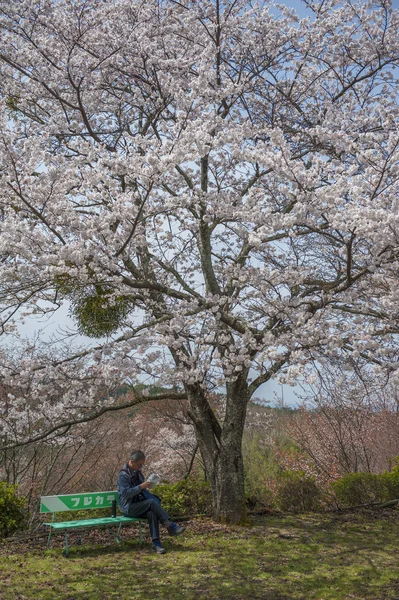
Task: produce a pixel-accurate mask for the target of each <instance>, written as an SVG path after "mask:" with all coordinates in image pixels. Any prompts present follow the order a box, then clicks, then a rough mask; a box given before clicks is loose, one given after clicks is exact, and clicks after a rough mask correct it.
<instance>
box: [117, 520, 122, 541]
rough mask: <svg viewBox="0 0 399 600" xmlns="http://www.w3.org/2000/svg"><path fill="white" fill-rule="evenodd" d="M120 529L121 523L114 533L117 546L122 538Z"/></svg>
mask: <svg viewBox="0 0 399 600" xmlns="http://www.w3.org/2000/svg"><path fill="white" fill-rule="evenodd" d="M121 529H122V523H119V527H118V531H117V532H116V541H117V542H118V544H120V543H121V542H122V538H121V536H120V532H121Z"/></svg>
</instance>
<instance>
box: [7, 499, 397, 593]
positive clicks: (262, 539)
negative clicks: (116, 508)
mask: <svg viewBox="0 0 399 600" xmlns="http://www.w3.org/2000/svg"><path fill="white" fill-rule="evenodd" d="M75 535H76V534H75ZM71 538H72V541H73V536H71ZM398 538H399V511H398V510H393V511H387V512H384V513H378V514H377V513H370V512H367V513H366V512H363V513H361V514H360V513H357V514H351V515H349V514H346V515H317V514H308V515H288V516H287V515H285V516H281V517H280V516H272V517H270V516H267V517H262V518H260V517H259V518H254V519H253V521H252V522H251V525H250V526H249V527H227V526H222V525H216V524H213V523H212V522H211V521H208V520H203V521H199V520H198V521H191V522H189V523H188V530H187V533H186V534H184V536H182V537H179V538H170V537H165V538H164V546H165V548H166V549H167V551H168V552H167V554H165V555H161V556H160V555H155V554H153V553H152V552H151V550H150V545H149V539H148V538H147V539H146V540H145V543H144V545H143V547H140V546H139V544H138V535H137V530H136V529H135V527H134V526H132V527H130V528H127V529H125V532H124V539H125V543H124V544H122V545H120V546H119V545H117V544H115V543H114V542H113V538H112V534H111V532H109V531H108V532H105V531H98V530H97V531H91V532H90V533H89V534H88V535H87V538H86V540H85V541H84V545H82V546H74V547H72V548H71V550H70V557H69V558H68V559H66V558H64V557H62V554H61V552H62V547H63V538H62V537H61V536H57V537H56V538H54V540H55V541H54V544H53V546H54V547H53V549H52V550H51V551H50V552H46V551H45V550H44V548H45V541H44V540H43V539H41V540H35V541H33V542H29V545H26V543H25V545H22V543H21V542H18V543H17V542H5V543H3V544H2V546H1V548H0V598H1V600H25V599H29V600H30V599H32V600H33V599H34V600H111V599H113V600H118V599H119V600H135V599H140V600H142V599H144V598H148V599H149V600H156V599H165V600H177V599H180V598H181V599H184V600H191V599H193V600H194V599H195V600H201V599H206V600H222V599H226V600H227V599H228V600H241V599H246V598H248V599H251V600H399V558H398V552H397V550H398Z"/></svg>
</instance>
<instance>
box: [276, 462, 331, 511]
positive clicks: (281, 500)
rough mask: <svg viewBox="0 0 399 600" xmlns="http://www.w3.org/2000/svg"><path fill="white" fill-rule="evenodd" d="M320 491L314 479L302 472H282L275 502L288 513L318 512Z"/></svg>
mask: <svg viewBox="0 0 399 600" xmlns="http://www.w3.org/2000/svg"><path fill="white" fill-rule="evenodd" d="M321 497H322V491H321V489H320V488H319V486H318V484H317V482H316V479H315V478H314V477H313V476H311V475H306V474H305V473H303V472H302V471H283V472H282V473H281V474H280V476H279V478H278V482H277V490H276V500H277V504H278V506H279V508H280V509H281V510H283V511H289V512H308V511H312V510H318V509H319V508H320V501H321Z"/></svg>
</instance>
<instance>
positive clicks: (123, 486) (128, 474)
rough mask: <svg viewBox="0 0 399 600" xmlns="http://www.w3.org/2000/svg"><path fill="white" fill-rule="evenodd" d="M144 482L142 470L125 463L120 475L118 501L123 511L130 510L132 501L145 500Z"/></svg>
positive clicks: (124, 512) (125, 512)
mask: <svg viewBox="0 0 399 600" xmlns="http://www.w3.org/2000/svg"><path fill="white" fill-rule="evenodd" d="M143 482H144V476H143V474H142V472H141V471H133V469H131V468H130V467H129V465H127V464H126V465H124V467H123V469H122V470H121V471H120V473H119V476H118V503H119V509H120V511H121V513H123V514H126V515H127V513H128V512H129V506H130V504H131V503H132V502H141V501H143V500H145V497H144V494H143V490H142V489H141V487H140V484H141V483H143Z"/></svg>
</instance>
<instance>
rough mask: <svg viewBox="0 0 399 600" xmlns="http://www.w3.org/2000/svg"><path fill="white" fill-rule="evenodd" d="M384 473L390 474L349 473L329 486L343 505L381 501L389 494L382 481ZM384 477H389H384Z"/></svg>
mask: <svg viewBox="0 0 399 600" xmlns="http://www.w3.org/2000/svg"><path fill="white" fill-rule="evenodd" d="M385 475H388V476H389V475H391V474H390V473H387V474H382V475H377V474H376V473H349V474H348V475H344V476H343V477H341V478H340V479H338V480H337V481H334V482H333V483H332V484H331V486H332V489H333V490H334V492H335V495H336V498H337V500H338V503H339V504H342V505H343V506H356V505H357V504H368V503H371V502H383V501H384V500H387V499H388V496H389V493H388V489H387V485H386V483H385V482H384V476H385ZM385 479H389V478H386V477H385ZM398 479H399V478H398Z"/></svg>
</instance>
